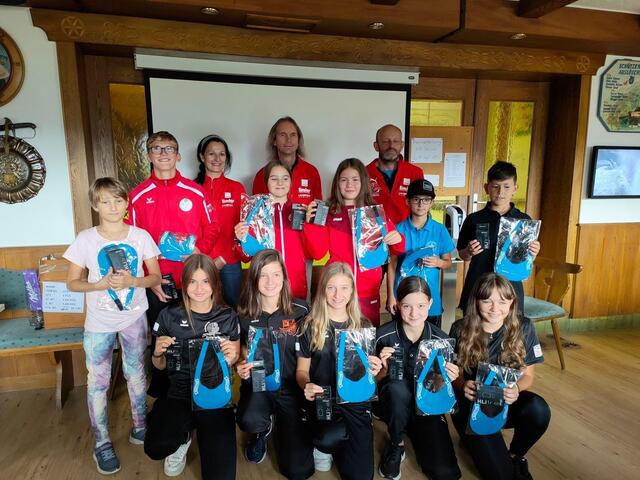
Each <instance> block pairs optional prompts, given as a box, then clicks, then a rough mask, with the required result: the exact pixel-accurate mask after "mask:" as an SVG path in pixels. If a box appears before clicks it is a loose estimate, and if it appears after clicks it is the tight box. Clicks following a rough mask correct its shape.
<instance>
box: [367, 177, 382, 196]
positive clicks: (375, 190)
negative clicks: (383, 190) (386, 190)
mask: <svg viewBox="0 0 640 480" xmlns="http://www.w3.org/2000/svg"><path fill="white" fill-rule="evenodd" d="M369 185H370V186H371V195H373V196H374V197H375V196H378V195H380V185H378V180H376V179H375V178H370V179H369Z"/></svg>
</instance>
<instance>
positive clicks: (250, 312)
mask: <svg viewBox="0 0 640 480" xmlns="http://www.w3.org/2000/svg"><path fill="white" fill-rule="evenodd" d="M273 262H276V263H278V264H279V265H280V268H282V290H281V291H280V298H279V299H278V306H279V307H280V308H281V309H282V311H283V312H284V314H285V315H291V314H292V313H293V297H292V295H291V286H290V285H289V276H288V275H287V269H286V267H285V265H284V262H283V261H282V256H281V255H280V252H278V251H277V250H272V249H270V248H268V249H266V250H261V251H259V252H258V253H257V254H256V255H255V256H254V257H253V258H252V259H251V266H250V267H249V275H248V278H247V281H246V282H245V283H244V286H243V287H242V292H241V293H240V299H239V300H238V315H240V316H242V317H245V318H258V315H260V313H262V296H261V295H260V290H258V282H259V281H260V273H261V272H262V269H263V268H264V267H265V266H266V265H268V264H270V263H273Z"/></svg>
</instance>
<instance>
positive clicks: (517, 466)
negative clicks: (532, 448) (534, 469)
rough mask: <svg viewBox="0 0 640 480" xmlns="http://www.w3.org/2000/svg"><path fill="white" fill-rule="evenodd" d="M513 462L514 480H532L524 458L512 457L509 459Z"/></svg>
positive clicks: (527, 463)
mask: <svg viewBox="0 0 640 480" xmlns="http://www.w3.org/2000/svg"><path fill="white" fill-rule="evenodd" d="M511 460H512V461H513V473H514V478H515V479H516V480H533V477H532V476H531V474H530V473H529V462H527V459H526V458H524V457H521V456H519V455H514V456H513V457H511Z"/></svg>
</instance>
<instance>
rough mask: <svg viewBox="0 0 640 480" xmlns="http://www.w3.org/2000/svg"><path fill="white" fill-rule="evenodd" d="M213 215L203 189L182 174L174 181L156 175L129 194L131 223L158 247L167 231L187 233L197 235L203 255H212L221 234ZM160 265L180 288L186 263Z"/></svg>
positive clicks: (162, 260)
mask: <svg viewBox="0 0 640 480" xmlns="http://www.w3.org/2000/svg"><path fill="white" fill-rule="evenodd" d="M212 213H213V209H212V207H211V205H210V204H209V203H208V202H207V201H206V197H205V194H204V192H203V191H202V188H201V187H200V185H198V184H197V183H195V182H194V181H193V180H189V179H187V178H185V177H183V176H182V175H181V174H180V172H178V171H176V175H175V177H173V178H172V179H170V180H159V179H158V178H157V177H156V176H155V174H154V173H153V171H152V172H151V177H150V178H149V179H148V180H145V181H144V182H142V183H141V184H140V185H138V186H137V187H135V188H134V189H133V190H132V191H131V193H130V194H129V212H128V222H129V223H130V224H131V225H135V226H136V227H140V228H144V229H145V230H146V231H147V232H149V234H150V235H151V237H152V238H153V241H154V242H156V244H157V243H158V241H159V240H160V236H161V235H162V234H163V233H164V232H166V231H169V232H175V233H186V234H190V235H196V237H197V238H196V247H198V249H199V250H200V251H201V252H202V253H207V252H210V251H211V248H212V247H213V244H214V243H215V242H216V240H217V237H218V234H219V227H218V224H217V223H216V222H214V220H213V215H212ZM159 263H160V271H161V272H162V274H163V275H166V274H168V273H171V274H172V275H173V279H174V281H175V283H176V286H177V287H178V288H180V287H181V285H182V278H181V277H182V266H183V264H182V262H173V261H171V260H165V259H160V261H159Z"/></svg>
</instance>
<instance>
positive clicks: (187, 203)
mask: <svg viewBox="0 0 640 480" xmlns="http://www.w3.org/2000/svg"><path fill="white" fill-rule="evenodd" d="M178 206H179V207H180V210H182V211H183V212H190V211H191V209H192V208H193V202H192V201H191V200H189V199H188V198H183V199H182V200H180V203H179V204H178Z"/></svg>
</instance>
